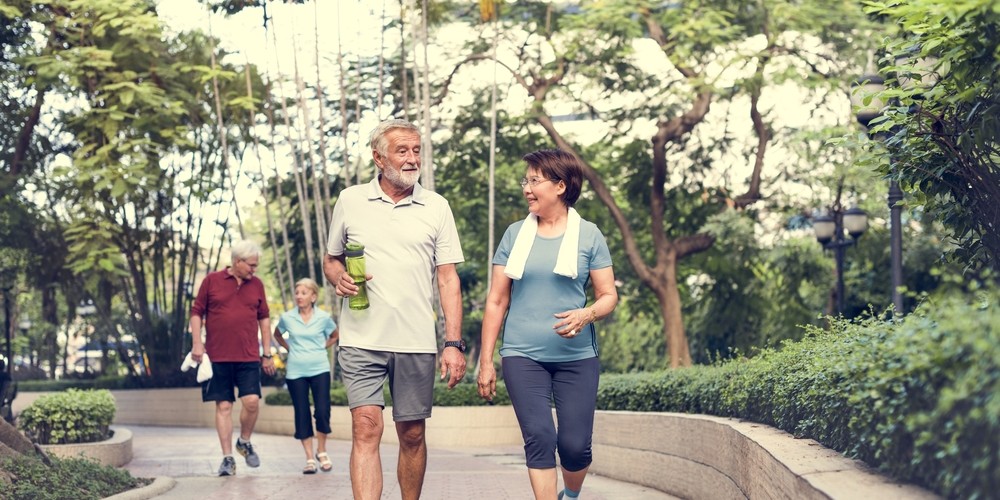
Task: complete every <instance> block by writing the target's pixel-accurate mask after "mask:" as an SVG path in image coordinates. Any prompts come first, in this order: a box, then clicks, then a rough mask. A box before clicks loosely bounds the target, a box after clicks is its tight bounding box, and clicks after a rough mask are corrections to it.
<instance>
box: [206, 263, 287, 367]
mask: <svg viewBox="0 0 1000 500" xmlns="http://www.w3.org/2000/svg"><path fill="white" fill-rule="evenodd" d="M270 314H271V311H270V310H269V309H268V307H267V297H266V296H265V295H264V283H263V282H262V281H261V280H260V279H259V278H257V277H256V276H252V277H251V278H250V279H249V280H244V281H243V283H242V284H238V282H237V280H236V277H235V276H233V275H231V274H229V268H226V270H223V271H216V272H214V273H209V274H208V276H205V279H204V280H202V282H201V287H199V288H198V296H197V297H195V299H194V304H192V305H191V316H201V317H202V320H203V321H204V325H205V352H206V353H207V354H208V357H209V359H211V360H212V362H213V363H218V362H226V361H260V333H259V332H260V326H259V324H258V321H260V320H262V319H264V318H268V317H270Z"/></svg>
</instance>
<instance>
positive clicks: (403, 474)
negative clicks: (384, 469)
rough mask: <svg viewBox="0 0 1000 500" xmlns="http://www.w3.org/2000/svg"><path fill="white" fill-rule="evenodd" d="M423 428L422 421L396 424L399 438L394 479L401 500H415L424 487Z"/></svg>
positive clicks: (424, 442)
mask: <svg viewBox="0 0 1000 500" xmlns="http://www.w3.org/2000/svg"><path fill="white" fill-rule="evenodd" d="M425 428H426V426H425V421H424V420H410V421H407V422H396V434H397V435H398V436H399V463H398V464H397V465H396V479H397V480H398V481H399V490H400V496H401V497H402V499H403V500H417V499H418V498H420V491H421V490H422V489H423V487H424V472H426V471H427V442H426V441H425V439H424V430H425Z"/></svg>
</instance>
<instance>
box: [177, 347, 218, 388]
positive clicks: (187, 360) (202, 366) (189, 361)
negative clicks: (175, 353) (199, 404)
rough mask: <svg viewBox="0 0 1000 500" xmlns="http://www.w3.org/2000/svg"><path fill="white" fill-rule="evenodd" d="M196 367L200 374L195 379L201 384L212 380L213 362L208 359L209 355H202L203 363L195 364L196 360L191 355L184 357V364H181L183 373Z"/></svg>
mask: <svg viewBox="0 0 1000 500" xmlns="http://www.w3.org/2000/svg"><path fill="white" fill-rule="evenodd" d="M195 366H197V367H198V374H197V375H195V379H197V380H198V382H199V383H201V382H204V381H206V380H208V379H210V378H212V361H211V360H209V359H208V354H202V355H201V362H200V363H195V361H194V358H192V357H191V353H190V352H189V353H187V356H185V357H184V362H183V363H181V371H182V372H186V371H188V370H189V369H191V368H193V367H195Z"/></svg>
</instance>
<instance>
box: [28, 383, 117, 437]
mask: <svg viewBox="0 0 1000 500" xmlns="http://www.w3.org/2000/svg"><path fill="white" fill-rule="evenodd" d="M114 418H115V398H114V396H112V395H111V392H110V391H108V390H106V389H100V390H90V391H81V390H77V389H69V390H67V391H65V392H58V393H54V394H46V395H44V396H41V397H39V398H38V399H36V400H35V401H34V402H33V403H31V405H30V406H28V407H27V408H25V409H24V410H23V411H22V412H21V414H20V415H19V416H18V417H17V425H18V427H19V428H20V429H21V430H22V431H24V433H25V434H26V435H27V436H28V437H29V438H30V439H31V440H33V441H36V442H38V443H39V444H67V443H92V442H97V441H103V440H105V439H108V438H109V437H110V433H109V429H108V427H109V426H110V425H111V422H112V421H113V420H114Z"/></svg>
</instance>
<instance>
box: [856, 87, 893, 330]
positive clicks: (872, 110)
mask: <svg viewBox="0 0 1000 500" xmlns="http://www.w3.org/2000/svg"><path fill="white" fill-rule="evenodd" d="M855 86H856V87H859V88H856V89H855V90H854V92H852V93H851V101H852V104H853V106H854V109H855V110H857V111H856V115H855V116H856V118H857V120H858V123H860V124H861V126H862V127H864V128H865V130H868V126H869V125H870V124H871V122H872V120H874V119H875V118H878V117H879V116H880V115H881V114H882V111H883V109H884V105H883V103H882V101H881V100H879V99H878V98H871V100H869V101H868V103H867V104H866V103H865V98H866V96H872V95H874V94H875V93H877V92H881V91H882V90H884V89H885V79H883V78H882V77H881V76H879V75H873V74H869V75H865V76H862V77H861V78H860V79H859V80H858V81H857V82H855ZM872 138H873V139H876V140H879V141H883V139H884V137H883V136H882V135H881V134H875V135H874V136H873V137H872ZM889 164H890V167H891V166H892V156H891V154H890V156H889ZM902 200H903V190H901V189H900V188H899V183H898V182H896V179H894V178H892V177H890V178H889V197H888V203H889V267H890V270H891V279H892V290H891V293H892V307H893V315H894V316H902V315H903V292H902V288H903V223H902V218H903V217H902V211H903V207H902V206H901V205H900V202H901V201H902Z"/></svg>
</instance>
